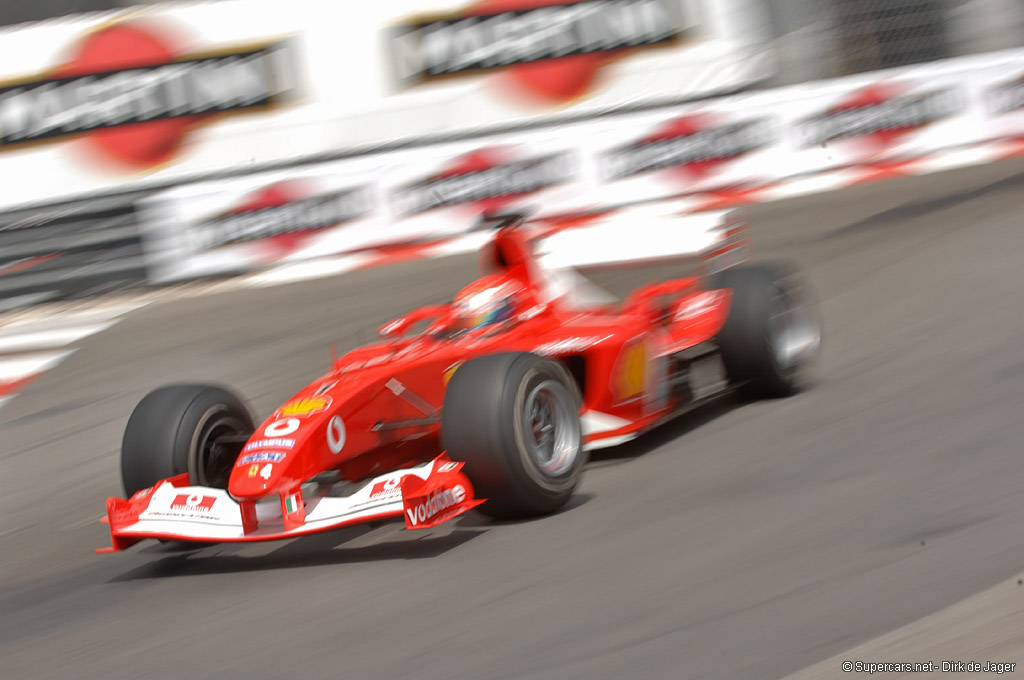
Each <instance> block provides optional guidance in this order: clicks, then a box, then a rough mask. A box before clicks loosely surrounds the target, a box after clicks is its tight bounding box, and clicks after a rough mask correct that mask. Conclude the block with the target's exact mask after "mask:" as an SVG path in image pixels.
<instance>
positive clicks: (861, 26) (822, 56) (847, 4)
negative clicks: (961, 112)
mask: <svg viewBox="0 0 1024 680" xmlns="http://www.w3.org/2000/svg"><path fill="white" fill-rule="evenodd" d="M764 3H765V7H766V10H767V14H768V16H769V18H770V22H771V28H772V33H773V35H774V36H775V38H774V42H775V48H776V52H777V55H778V62H779V68H778V75H777V77H776V79H775V82H773V83H771V84H773V85H789V84H794V83H800V82H806V81H810V80H818V79H822V78H835V77H839V76H846V75H852V74H855V73H864V72H867V71H875V70H879V69H887V68H893V67H897V66H908V65H911V64H920V63H925V62H929V61H935V60H937V59H948V58H951V57H960V56H965V55H969V54H979V53H982V52H991V51H995V50H1002V49H1008V48H1012V47H1024V0H764Z"/></svg>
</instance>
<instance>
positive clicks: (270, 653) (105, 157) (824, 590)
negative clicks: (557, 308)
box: [0, 0, 1024, 680]
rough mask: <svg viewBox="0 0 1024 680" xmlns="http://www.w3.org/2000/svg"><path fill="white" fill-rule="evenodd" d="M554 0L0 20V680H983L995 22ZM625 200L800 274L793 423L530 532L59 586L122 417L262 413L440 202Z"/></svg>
mask: <svg viewBox="0 0 1024 680" xmlns="http://www.w3.org/2000/svg"><path fill="white" fill-rule="evenodd" d="M125 4H127V3H125ZM553 4H555V5H557V3H552V2H542V1H539V0H480V1H479V2H474V1H473V0H467V1H466V2H462V1H461V0H416V1H413V0H374V1H372V2H363V1H362V0H348V1H342V0H323V1H316V0H288V1H287V2H282V1H281V0H222V1H219V2H167V3H147V4H145V5H132V6H130V7H122V6H121V5H120V4H119V3H110V2H106V3H104V2H100V1H98V0H97V1H95V2H61V1H59V0H35V1H30V0H24V1H14V0H6V1H5V2H2V3H0V23H2V24H5V25H4V26H2V27H0V178H2V180H3V182H2V183H0V464H2V465H3V469H2V475H0V480H2V485H3V493H0V516H2V517H3V518H4V522H5V523H4V525H3V526H2V527H0V541H2V544H3V547H2V549H0V573H2V574H3V579H2V582H0V612H3V614H2V617H0V677H4V678H32V679H33V680H35V679H36V678H49V677H54V678H93V677H97V678H99V677H102V678H122V677H123V678H131V680H138V679H139V678H145V677H156V678H162V677H171V676H174V677H189V678H193V679H194V678H224V677H232V678H233V677H252V678H264V677H274V678H276V677H284V676H286V675H296V674H299V675H301V676H303V677H310V678H314V677H315V678H320V677H323V678H337V677H346V678H349V677H351V678H362V677H367V678H370V677H372V678H398V677H409V678H417V679H421V678H422V679H424V680H430V679H432V678H451V677H457V676H464V677H477V678H508V679H510V680H512V679H515V680H520V679H522V678H537V679H540V678H551V679H552V680H555V679H557V680H566V679H567V678H586V680H595V679H596V678H616V679H618V678H633V677H651V678H663V677H673V678H715V679H716V680H731V679H733V678H735V679H736V680H740V679H749V678H782V677H787V678H791V679H792V680H797V679H800V680H806V679H809V678H833V677H838V676H840V674H841V670H840V668H841V666H840V662H841V660H865V661H925V660H932V661H934V662H936V663H940V662H942V661H943V660H947V659H949V660H957V661H969V660H975V661H979V662H981V663H985V661H996V662H1017V663H1018V666H1017V672H1018V673H1019V672H1020V670H1021V668H1022V666H1021V665H1020V664H1022V663H1024V648H1022V646H1021V637H1020V631H1021V630H1024V622H1022V619H1024V606H1022V605H1021V602H1022V598H1024V579H1022V576H1024V574H1021V565H1022V564H1024V542H1022V541H1021V536H1022V535H1024V531H1022V519H1021V518H1024V493H1022V488H1024V487H1022V485H1021V475H1020V470H1021V467H1020V452H1021V450H1022V447H1021V442H1022V441H1024V421H1022V420H1021V418H1020V413H1021V408H1020V406H1021V393H1022V391H1021V378H1022V375H1024V372H1022V367H1024V341H1022V338H1024V316H1021V315H1020V314H1019V312H1017V311H1015V310H1019V308H1020V301H1021V299H1024V290H1022V286H1024V278H1022V277H1021V275H1020V272H1021V271H1022V270H1024V248H1022V239H1024V231H1022V230H1021V214H1022V207H1024V205H1022V200H1024V199H1022V196H1024V192H1022V190H1021V188H1022V186H1024V157H1022V156H1024V0H932V1H930V2H929V1H925V0H586V1H585V2H578V3H572V2H566V3H564V4H566V5H567V7H563V6H557V7H545V6H548V5H553ZM482 15H485V16H487V17H488V18H487V19H486V21H479V20H478V19H477V17H479V16H482ZM567 53H568V54H567ZM666 199H672V205H673V208H674V209H678V210H680V211H683V212H687V211H688V212H700V211H708V210H717V209H721V208H729V207H731V206H744V208H745V210H746V211H747V213H748V217H749V223H750V235H751V242H752V244H753V249H754V253H755V257H756V258H757V259H788V260H795V261H796V262H797V263H799V264H800V265H801V266H802V267H803V269H804V270H805V271H806V273H807V277H808V280H809V281H810V282H811V283H812V287H813V288H814V290H815V292H816V293H817V294H818V297H819V299H820V301H821V306H822V316H823V319H824V324H825V342H824V345H823V351H822V356H821V366H820V367H819V376H820V380H819V382H818V384H816V385H815V386H814V387H813V389H811V390H810V391H808V392H806V393H804V394H800V395H797V396H795V397H793V398H791V399H785V400H774V401H765V402H759V403H756V404H744V403H740V402H738V401H734V400H731V399H730V398H728V397H726V398H723V399H722V400H721V401H720V402H716V403H713V404H710V405H709V406H708V407H707V408H702V409H700V410H698V411H696V412H693V413H690V414H687V415H686V416H683V417H682V418H680V419H679V420H677V421H675V422H673V423H672V424H670V425H667V426H665V427H663V428H660V429H659V430H657V431H655V432H652V433H650V434H649V435H646V436H645V437H643V438H641V439H639V440H637V441H636V442H634V443H631V444H628V445H626V446H624V447H617V448H614V449H609V450H608V451H606V452H604V453H603V454H602V455H595V456H594V457H593V460H592V462H591V464H589V465H588V467H587V469H586V474H585V476H584V480H583V483H582V485H581V487H580V489H579V493H578V494H577V495H576V496H575V497H574V499H573V501H572V503H570V506H569V507H568V508H567V509H566V510H565V511H564V512H561V513H559V514H557V515H555V516H553V517H550V518H545V519H543V520H539V521H531V522H520V523H507V524H497V523H491V522H487V521H486V520H484V519H482V518H481V517H477V516H476V515H475V514H472V513H471V514H467V515H466V516H464V517H462V518H459V519H458V520H457V521H455V522H452V523H450V524H446V525H445V526H444V527H440V528H438V529H435V530H431V531H430V532H424V533H415V534H414V533H412V532H405V531H404V530H403V529H402V528H401V527H399V526H395V525H384V526H379V527H369V528H367V529H366V531H363V530H362V529H360V530H354V531H352V532H348V531H338V532H329V533H325V534H322V535H319V536H316V537H309V538H308V539H298V540H293V541H284V542H275V543H267V544H258V545H241V546H227V545H216V546H211V547H208V548H204V549H202V550H197V551H186V552H181V551H177V550H174V549H172V548H169V547H166V546H162V545H151V546H145V545H144V546H139V547H138V548H137V549H132V550H129V551H125V552H122V553H118V554H117V555H107V556H102V557H101V556H96V555H94V554H93V553H92V550H93V549H95V548H98V547H101V546H104V545H109V534H108V533H107V532H106V531H105V528H104V526H103V525H101V524H99V523H98V522H97V518H98V517H99V516H100V515H101V514H102V512H103V501H104V499H105V498H107V497H110V496H114V495H119V494H121V493H122V488H121V484H120V479H119V462H118V461H119V450H120V444H121V437H122V435H123V432H124V426H125V422H126V421H127V418H128V415H129V414H130V413H131V410H132V409H133V408H134V406H135V405H136V404H137V403H138V401H139V400H140V399H141V398H142V397H143V395H145V394H146V393H147V392H148V391H150V390H151V389H153V388H155V387H157V386H159V385H162V384H166V383H168V382H173V381H196V382H217V383H221V384H224V385H228V386H231V387H232V388H233V389H234V390H237V392H238V393H239V394H240V395H242V396H243V397H244V398H245V400H246V401H247V402H248V403H249V405H250V406H251V408H252V409H253V412H254V413H255V414H256V415H257V416H258V417H261V416H263V415H266V414H269V413H271V412H273V410H274V409H275V408H277V406H278V405H280V404H281V403H283V401H284V400H285V399H286V398H287V397H288V396H289V395H291V394H294V393H295V391H297V390H299V389H301V388H302V387H303V386H304V385H306V384H308V383H309V381H310V380H312V379H314V378H315V377H316V376H317V375H319V374H321V373H322V372H323V371H324V370H325V369H326V368H327V366H328V362H329V347H330V346H331V345H332V344H333V343H337V345H338V349H339V350H340V351H341V352H344V351H347V350H348V349H351V348H352V347H354V346H355V345H356V344H357V343H358V342H359V341H360V340H366V339H367V338H368V337H369V335H368V334H363V335H360V333H361V332H363V331H366V330H369V329H372V328H374V327H377V326H379V325H380V324H383V323H386V322H387V321H388V320H390V319H393V318H395V317H397V316H399V315H401V314H404V313H406V312H407V311H409V309H411V308H412V307H414V306H416V305H419V304H430V303H435V302H441V301H444V300H447V299H450V296H451V295H452V294H453V293H454V292H455V291H457V290H459V289H460V288H461V287H462V286H464V285H465V284H467V283H468V282H469V281H471V280H472V278H473V277H474V276H475V275H476V264H477V262H476V260H477V258H476V256H475V254H473V253H472V252H470V251H471V250H472V248H473V247H474V244H476V245H478V244H479V242H480V237H481V236H484V237H485V236H486V233H482V232H472V231H471V230H472V229H473V228H474V226H475V225H476V222H477V218H478V217H479V215H480V214H481V213H482V212H485V211H501V210H518V209H531V210H538V211H540V215H541V216H545V215H546V216H549V217H551V216H558V215H562V214H565V213H577V212H591V211H594V212H597V211H602V210H605V211H608V212H611V211H614V210H615V209H617V208H618V207H620V206H628V205H630V204H634V203H649V202H663V201H665V200H666ZM655 207H661V206H658V205H656V206H655ZM644 209H646V208H644ZM582 221H584V220H581V222H582ZM681 224H684V222H681ZM623 237H624V238H626V237H629V238H634V237H635V234H634V232H632V231H631V232H630V234H628V235H625V234H624V236H623ZM443 255H447V257H444V259H433V258H434V257H435V256H443ZM395 260H414V261H405V262H401V263H400V264H395ZM380 264H390V265H391V266H387V267H382V266H376V265H380ZM353 270H358V271H353ZM342 272H344V273H345V274H344V276H341V277H337V276H331V275H333V274H339V273H342ZM655 275H656V274H655V273H653V270H649V269H645V270H641V271H626V272H621V271H616V272H613V273H612V274H610V275H609V278H612V277H621V278H616V281H615V282H616V283H617V284H620V285H621V286H622V287H623V288H629V287H631V286H636V285H639V284H642V283H646V282H648V281H649V279H650V278H651V276H655ZM320 277H323V278H320ZM317 279H319V280H317ZM600 283H602V284H604V283H605V282H604V281H600ZM836 655H841V656H836ZM842 675H846V674H842Z"/></svg>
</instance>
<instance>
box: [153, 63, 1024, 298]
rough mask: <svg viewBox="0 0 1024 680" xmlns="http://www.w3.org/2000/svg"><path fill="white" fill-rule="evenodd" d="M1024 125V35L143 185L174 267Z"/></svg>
mask: <svg viewBox="0 0 1024 680" xmlns="http://www.w3.org/2000/svg"><path fill="white" fill-rule="evenodd" d="M1019 137H1024V50H1013V51H1007V52H1000V53H992V54H987V55H979V56H976V57H967V58H962V59H954V60H948V61H945V62H936V63H932V64H925V65H921V66H916V67H911V68H906V69H896V70H892V71H884V72H879V73H872V74H865V75H860V76H853V77H849V78H843V79H839V80H831V81H823V82H819V83H810V84H806V85H800V86H795V87H788V88H783V89H776V90H765V91H761V92H755V93H751V94H744V95H737V96H732V97H725V98H720V99H713V100H707V101H704V102H700V103H697V104H689V105H684V106H678V107H670V108H664V109H658V110H652V111H646V112H642V113H631V114H623V115H617V116H608V117H604V118H598V119H592V120H588V121H582V122H577V123H572V124H567V125H562V126H559V127H557V128H555V127H551V128H542V129H535V130H529V131H524V132H519V133H515V134H512V133H509V134H504V135H491V136H486V137H480V138H475V139H470V140H464V141H460V142H452V143H446V144H436V145H430V146H423V147H419V148H410V149H403V150H397V151H391V152H386V153H377V154H369V155H365V156H360V157H356V158H350V159H345V160H339V161H333V162H329V163H322V164H317V165H309V166H304V167H298V168H293V169H291V170H288V171H278V172H273V173H260V174H254V175H249V176H246V177H239V178H234V179H230V180H219V181H213V182H206V183H199V184H193V185H186V186H181V187H177V188H175V189H171V190H168V191H166V192H163V193H159V194H156V195H154V196H152V197H149V198H147V199H146V200H145V201H142V202H141V208H140V219H141V224H142V227H143V229H144V230H145V233H146V235H147V239H146V245H147V258H148V263H149V265H150V270H149V271H150V276H151V279H152V280H153V281H155V282H163V281H170V280H175V279H184V278H189V277H193V276H202V275H208V274H216V273H231V272H240V271H246V270H250V269H255V268H261V267H266V266H271V265H274V264H283V263H289V262H296V261H301V260H303V259H309V258H315V257H322V256H325V255H332V254H338V253H343V252H349V251H352V250H357V249H361V248H370V247H374V246H379V245H383V244H389V243H395V242H401V241H415V240H422V239H436V238H443V237H446V236H451V235H453V234H456V233H461V232H465V231H466V230H468V229H469V228H470V227H471V225H472V224H473V222H474V219H475V218H476V217H477V216H478V215H479V214H480V213H482V212H487V211H500V210H514V209H523V208H537V209H539V210H540V213H539V214H540V215H542V216H543V215H552V214H560V213H561V214H564V213H572V212H580V211H591V210H595V209H601V208H609V207H615V206H620V205H627V204H631V203H637V202H643V201H656V200H662V199H666V198H676V197H681V196H693V197H695V202H694V203H693V206H694V209H701V207H702V206H707V207H708V208H713V207H719V206H720V205H724V204H728V202H729V201H732V202H734V203H735V202H740V203H742V202H745V201H746V202H749V201H753V200H757V197H758V196H761V197H763V198H768V197H770V196H774V195H786V192H797V193H806V191H807V190H808V188H809V187H810V188H811V189H812V190H813V188H814V187H817V188H818V190H824V189H828V188H835V187H838V186H843V185H844V183H857V182H860V181H867V180H866V179H864V178H866V177H870V176H874V175H876V174H877V173H883V174H884V173H886V172H889V173H893V174H899V173H900V172H903V173H904V174H912V173H913V172H914V171H915V170H914V167H915V165H916V166H919V168H920V169H921V171H928V170H927V168H935V167H941V166H942V164H943V162H944V161H943V157H945V156H950V155H953V156H955V155H956V154H957V153H961V152H963V151H964V150H967V151H968V152H969V151H970V150H971V149H978V150H979V151H978V153H980V154H982V155H984V154H986V153H989V154H990V157H991V158H998V157H1000V154H1002V153H1004V151H1003V150H1002V149H1001V147H1000V146H999V144H1000V143H1001V141H1005V140H1013V139H1016V138H1019ZM993 145H995V146H993ZM1006 153H1011V151H1006ZM697 197H705V198H697Z"/></svg>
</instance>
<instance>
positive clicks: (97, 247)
mask: <svg viewBox="0 0 1024 680" xmlns="http://www.w3.org/2000/svg"><path fill="white" fill-rule="evenodd" d="M138 198H139V195H138V194H132V195H125V196H120V197H116V198H105V199H101V200H93V201H80V202H76V203H69V204H65V205H60V206H52V207H49V208H43V209H35V210H20V211H14V212H8V213H4V214H0V311H4V310H6V309H10V308H13V307H17V306H22V305H27V304H33V303H37V302H43V301H47V300H53V299H60V298H69V297H70V298H73V297H84V296H88V295H94V294H97V293H103V292H108V291H112V290H117V289H119V288H125V287H131V286H135V285H138V284H140V283H143V282H145V281H146V269H145V262H144V259H143V253H142V244H141V241H140V235H139V228H138V224H137V222H136V216H135V203H136V201H137V200H138Z"/></svg>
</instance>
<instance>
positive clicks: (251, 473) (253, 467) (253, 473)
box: [249, 465, 260, 477]
mask: <svg viewBox="0 0 1024 680" xmlns="http://www.w3.org/2000/svg"><path fill="white" fill-rule="evenodd" d="M259 469H260V466H259V465H250V466H249V476H250V477H255V476H256V473H257V472H259Z"/></svg>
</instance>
